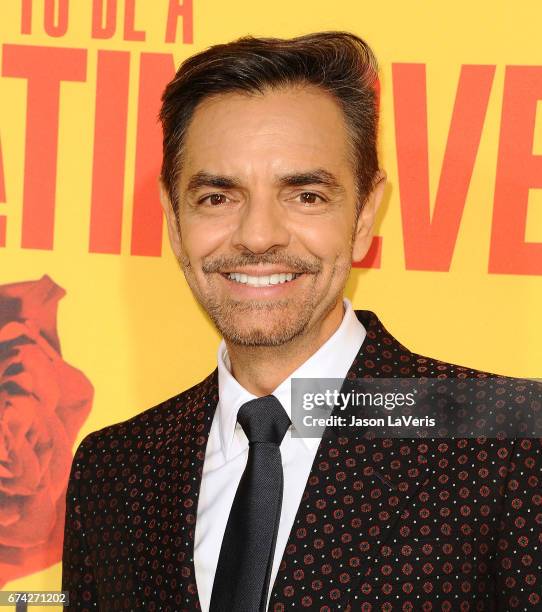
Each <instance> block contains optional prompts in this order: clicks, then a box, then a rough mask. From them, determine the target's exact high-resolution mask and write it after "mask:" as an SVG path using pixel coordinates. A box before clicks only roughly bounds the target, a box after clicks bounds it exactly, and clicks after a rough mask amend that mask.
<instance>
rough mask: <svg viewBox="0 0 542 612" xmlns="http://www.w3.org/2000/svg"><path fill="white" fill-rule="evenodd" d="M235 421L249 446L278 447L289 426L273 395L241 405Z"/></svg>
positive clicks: (283, 411) (280, 405)
mask: <svg viewBox="0 0 542 612" xmlns="http://www.w3.org/2000/svg"><path fill="white" fill-rule="evenodd" d="M237 421H238V422H239V425H241V427H242V428H243V431H244V432H245V434H246V436H247V438H248V441H249V442H250V443H251V444H252V443H253V442H271V443H273V444H278V445H280V443H281V442H282V439H283V438H284V434H285V433H286V431H287V430H288V427H290V425H291V421H290V419H289V418H288V415H287V414H286V410H284V407H283V406H282V404H281V403H280V402H279V400H278V399H277V398H276V397H275V396H274V395H266V396H264V397H257V398H256V399H253V400H250V402H246V404H243V405H242V406H241V408H239V412H238V413H237Z"/></svg>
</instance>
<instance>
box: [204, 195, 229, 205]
mask: <svg viewBox="0 0 542 612" xmlns="http://www.w3.org/2000/svg"><path fill="white" fill-rule="evenodd" d="M228 201H229V199H228V197H227V196H226V195H224V194H223V193H211V194H209V195H206V196H204V197H203V198H201V199H200V200H199V202H200V204H203V203H204V202H209V204H210V205H211V206H220V205H221V204H226V203H227V202H228Z"/></svg>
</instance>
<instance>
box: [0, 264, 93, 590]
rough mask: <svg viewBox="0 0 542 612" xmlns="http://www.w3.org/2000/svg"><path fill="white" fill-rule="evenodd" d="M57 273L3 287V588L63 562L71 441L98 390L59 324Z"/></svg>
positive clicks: (0, 499)
mask: <svg viewBox="0 0 542 612" xmlns="http://www.w3.org/2000/svg"><path fill="white" fill-rule="evenodd" d="M65 293H66V292H65V291H64V289H62V288H61V287H59V286H58V285H57V284H56V283H55V282H54V281H53V280H51V278H49V277H48V276H43V277H42V278H41V279H40V280H37V281H28V282H21V283H14V284H10V285H0V588H1V587H2V586H3V585H4V584H5V583H6V582H7V581H9V580H13V579H15V578H19V577H21V576H25V575H27V574H31V573H33V572H36V571H38V570H41V569H44V568H46V567H49V566H50V565H52V564H54V563H57V562H58V561H60V559H61V556H62V539H63V532H64V512H65V495H66V486H67V482H68V476H69V472H70V466H71V461H72V446H73V444H74V441H75V438H76V436H77V433H78V431H79V429H80V427H81V425H82V424H83V422H84V421H85V419H86V418H87V416H88V414H89V412H90V409H91V405H92V398H93V394H94V390H93V387H92V385H91V383H90V381H89V380H88V379H87V377H86V376H85V375H84V374H83V373H82V372H80V371H79V370H77V369H76V368H74V367H72V366H71V365H69V364H67V363H66V362H65V361H64V360H63V359H62V356H61V353H60V343H59V339H58V334H57V330H56V314H57V305H58V301H59V300H60V298H62V297H63V296H64V295H65Z"/></svg>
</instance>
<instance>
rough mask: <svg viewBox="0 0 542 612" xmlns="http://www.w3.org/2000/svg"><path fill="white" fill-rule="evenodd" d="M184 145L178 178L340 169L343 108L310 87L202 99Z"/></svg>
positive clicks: (345, 162)
mask: <svg viewBox="0 0 542 612" xmlns="http://www.w3.org/2000/svg"><path fill="white" fill-rule="evenodd" d="M183 149H184V150H183V164H182V166H183V170H182V172H181V181H182V180H183V176H184V177H186V176H187V175H189V174H191V173H193V172H198V171H201V170H207V171H213V172H221V173H225V174H234V175H238V176H242V175H243V174H248V175H249V174H251V173H252V174H256V175H261V174H262V173H267V172H269V173H272V174H280V173H282V172H291V171H295V170H306V169H307V168H313V167H318V168H325V169H327V170H329V171H330V172H334V173H337V174H340V173H341V169H342V171H343V172H346V171H348V170H349V160H350V157H349V152H350V145H349V140H348V133H347V127H346V123H345V120H344V115H343V112H342V110H341V108H340V106H339V104H338V102H337V101H336V100H335V99H334V98H333V96H332V95H331V94H329V93H327V92H326V91H324V90H322V89H319V88H317V87H314V86H298V87H289V88H283V89H273V90H268V91H266V92H265V93H254V94H245V93H237V92H235V93H227V94H219V95H215V96H212V97H210V98H207V99H205V100H203V101H202V102H201V103H200V104H199V105H198V107H197V108H196V110H195V112H194V115H193V117H192V119H191V122H190V125H189V127H188V130H187V134H186V138H185V143H184V147H183ZM345 166H348V168H344V167H345Z"/></svg>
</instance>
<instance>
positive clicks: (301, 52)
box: [160, 32, 379, 215]
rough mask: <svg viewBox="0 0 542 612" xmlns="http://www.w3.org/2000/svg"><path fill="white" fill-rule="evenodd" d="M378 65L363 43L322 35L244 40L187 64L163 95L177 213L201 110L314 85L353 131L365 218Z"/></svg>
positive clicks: (343, 35) (167, 167)
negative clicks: (234, 97)
mask: <svg viewBox="0 0 542 612" xmlns="http://www.w3.org/2000/svg"><path fill="white" fill-rule="evenodd" d="M377 73H378V66H377V62H376V59H375V56H374V55H373V52H372V51H371V49H370V48H369V46H368V45H367V43H365V41H363V40H362V39H361V38H359V37H357V36H355V35H354V34H350V33H348V32H318V33H315V34H308V35H305V36H299V37H297V38H291V39H281V38H254V37H244V38H240V39H239V40H236V41H233V42H230V43H226V44H220V45H214V46H212V47H210V48H208V49H206V50H205V51H202V52H201V53H197V54H196V55H193V56H191V57H189V58H188V59H187V60H186V61H184V62H183V63H182V64H181V66H180V67H179V69H178V70H177V73H176V75H175V77H174V78H173V79H172V80H171V81H170V83H169V84H168V85H167V87H166V89H165V90H164V93H163V95H162V108H161V110H160V121H161V123H162V129H163V161H162V170H161V176H162V181H163V183H164V186H165V188H166V190H167V192H168V195H169V197H170V200H171V203H172V205H173V209H174V211H175V214H176V215H178V207H179V202H178V192H177V188H178V182H179V174H180V170H181V165H182V154H183V145H184V140H185V137H186V132H187V129H188V126H189V124H190V120H191V118H192V115H193V113H194V111H195V109H196V107H197V105H198V104H199V103H200V102H202V101H203V100H204V99H205V98H208V97H210V96H214V95H217V94H224V93H232V92H240V93H248V94H250V93H265V91H267V90H269V89H280V88H284V87H289V86H290V87H291V86H298V85H312V86H316V87H320V88H322V89H323V90H324V91H326V92H328V93H330V94H331V95H332V96H333V97H334V98H335V100H336V101H337V102H338V103H339V106H340V107H341V109H342V111H343V113H344V118H345V123H346V126H347V130H348V134H349V138H350V144H351V151H352V163H353V168H354V172H355V175H356V179H357V192H358V193H357V195H358V204H359V205H358V212H359V210H360V208H361V206H362V204H363V202H364V201H365V199H366V197H367V196H368V194H369V193H370V191H371V189H372V187H373V180H374V178H375V175H376V173H377V171H378V156H377V150H376V140H377V128H378V92H379V88H378V75H377Z"/></svg>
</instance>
